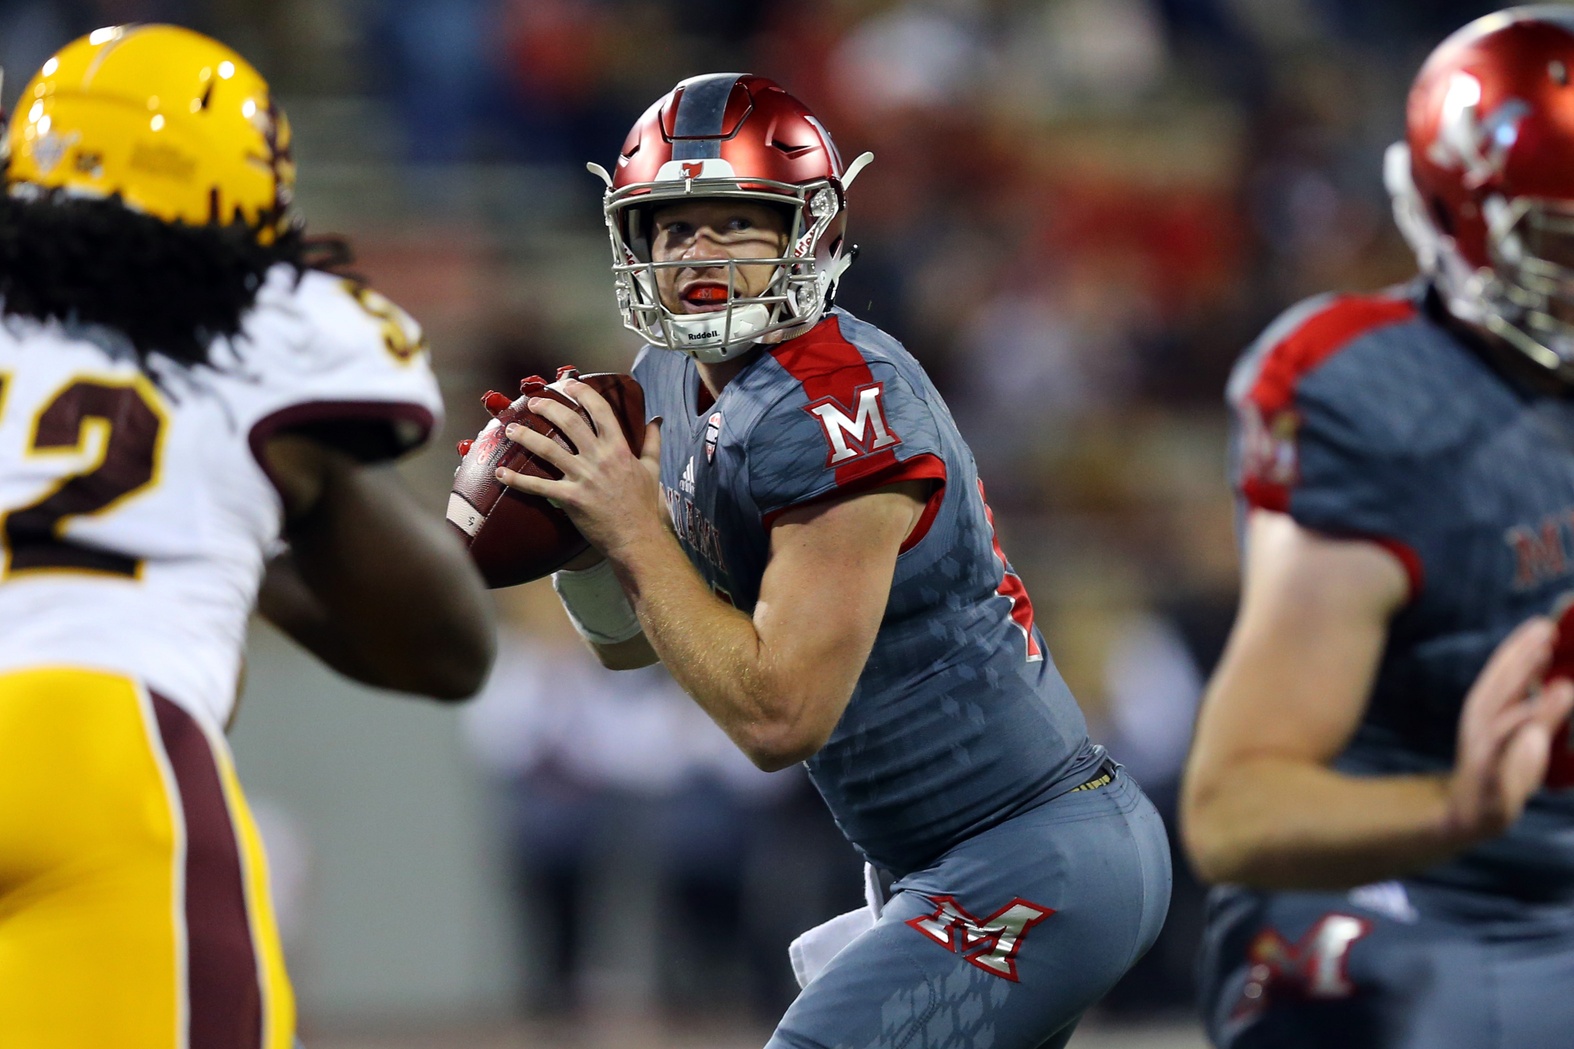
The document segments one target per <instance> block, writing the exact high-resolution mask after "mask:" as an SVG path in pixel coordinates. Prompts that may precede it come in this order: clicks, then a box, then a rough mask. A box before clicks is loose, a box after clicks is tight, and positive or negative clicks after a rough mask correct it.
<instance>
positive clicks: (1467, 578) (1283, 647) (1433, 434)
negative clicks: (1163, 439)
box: [1182, 6, 1574, 1049]
mask: <svg viewBox="0 0 1574 1049" xmlns="http://www.w3.org/2000/svg"><path fill="white" fill-rule="evenodd" d="M1571 70H1574V9H1571V8H1568V7H1563V6H1558V7H1552V6H1547V7H1530V8H1518V9H1514V10H1511V11H1507V12H1502V13H1500V14H1496V15H1490V16H1488V17H1486V18H1483V19H1480V20H1478V21H1476V22H1473V23H1471V24H1470V25H1468V26H1466V27H1465V28H1464V29H1462V30H1460V31H1459V32H1458V33H1456V34H1454V35H1453V36H1452V37H1450V38H1449V39H1448V40H1446V41H1444V42H1443V44H1442V45H1440V46H1439V47H1438V49H1437V50H1436V51H1435V52H1433V54H1432V56H1431V58H1429V59H1428V61H1427V62H1426V64H1425V66H1423V68H1422V70H1421V72H1420V75H1419V76H1418V77H1417V79H1416V82H1415V85H1414V87H1413V89H1412V91H1411V94H1410V101H1409V110H1408V119H1407V125H1408V126H1407V136H1406V137H1407V141H1406V142H1403V143H1400V144H1397V145H1395V146H1394V147H1392V148H1391V149H1390V152H1389V157H1388V164H1387V172H1386V174H1387V181H1388V185H1389V189H1390V191H1391V192H1392V193H1393V196H1394V204H1395V214H1396V217H1397V218H1398V220H1399V223H1400V226H1401V229H1402V230H1403V232H1404V233H1405V235H1406V237H1407V239H1409V240H1410V242H1411V244H1412V246H1413V247H1414V248H1415V249H1416V253H1417V256H1418V258H1419V260H1420V263H1421V268H1422V271H1423V273H1422V278H1421V280H1419V281H1418V282H1417V283H1416V284H1415V285H1413V286H1411V287H1408V288H1400V289H1391V290H1389V291H1387V292H1383V293H1379V294H1375V295H1329V296H1322V297H1319V298H1317V299H1314V300H1312V301H1310V302H1308V303H1304V304H1302V305H1301V306H1298V307H1296V308H1295V309H1293V310H1291V311H1290V312H1289V313H1288V314H1287V315H1286V316H1285V317H1284V318H1283V319H1282V320H1281V321H1279V322H1278V323H1276V324H1274V325H1273V326H1272V327H1270V328H1269V329H1268V331H1267V332H1266V333H1265V334H1264V335H1263V337H1262V338H1261V339H1259V340H1258V342H1257V344H1256V345H1255V346H1254V347H1253V348H1252V349H1251V350H1250V351H1249V352H1248V353H1247V355H1246V356H1245V358H1243V360H1242V361H1241V363H1240V365H1239V366H1238V368H1237V369H1236V372H1235V375H1234V377H1233V378H1232V380H1231V384H1230V400H1231V403H1232V407H1233V408H1234V410H1235V412H1236V433H1235V442H1234V448H1233V455H1232V458H1233V463H1232V472H1233V474H1234V481H1235V483H1236V486H1237V490H1238V494H1239V497H1240V500H1241V505H1242V511H1243V518H1244V539H1245V549H1244V562H1245V586H1244V593H1243V596H1242V601H1241V610H1240V615H1239V618H1238V620H1237V623H1236V627H1235V631H1234V634H1233V636H1232V638H1231V640H1230V644H1229V647H1228V649H1227V651H1226V653H1225V656H1224V659H1223V661H1222V663H1221V665H1220V667H1219V669H1218V671H1217V673H1216V674H1215V676H1214V679H1213V681H1212V683H1211V685H1210V687H1209V691H1208V695H1207V698H1206V700H1205V702H1204V705H1203V710H1202V716H1201V720H1200V723H1199V725H1198V729H1197V735H1196V742H1195V745H1194V748H1193V752H1192V755H1191V760H1190V766H1189V769H1188V775H1187V781H1186V785H1185V790H1184V797H1183V802H1182V820H1183V824H1182V830H1183V832H1184V838H1185V841H1186V843H1187V847H1188V849H1189V851H1190V854H1191V858H1192V860H1193V862H1194V863H1195V865H1196V867H1197V869H1198V871H1199V872H1200V873H1201V874H1202V875H1203V876H1204V877H1206V878H1208V879H1210V880H1212V881H1215V882H1220V883H1224V884H1223V887H1221V888H1220V889H1219V890H1217V891H1216V893H1215V895H1214V897H1213V900H1212V904H1211V909H1210V917H1209V927H1208V938H1207V943H1206V948H1205V953H1204V959H1203V965H1202V976H1203V984H1204V1009H1205V1013H1206V1020H1207V1023H1208V1029H1209V1033H1210V1034H1211V1036H1212V1038H1213V1040H1214V1043H1215V1044H1216V1045H1219V1046H1228V1047H1232V1049H1246V1047H1272V1049H1284V1047H1292V1046H1295V1047H1299V1046H1341V1047H1351V1049H1377V1047H1382V1049H1500V1047H1509V1046H1519V1047H1530V1046H1536V1047H1541V1046H1564V1045H1570V1044H1574V996H1571V995H1570V994H1569V993H1568V989H1569V987H1570V986H1571V980H1574V792H1571V791H1570V790H1569V789H1568V788H1569V787H1570V786H1574V775H1571V773H1574V751H1571V749H1570V743H1571V742H1574V740H1571V736H1570V729H1569V726H1568V722H1567V717H1568V713H1569V709H1570V705H1571V702H1574V688H1571V687H1570V685H1569V683H1568V682H1567V681H1565V680H1561V679H1558V678H1554V680H1553V682H1552V683H1551V684H1549V685H1546V686H1544V687H1543V686H1542V684H1541V680H1542V678H1543V677H1544V676H1546V671H1547V668H1548V665H1549V659H1550V658H1551V655H1552V652H1553V645H1554V635H1555V633H1556V631H1555V628H1554V625H1553V624H1552V623H1551V622H1550V621H1549V619H1548V615H1549V613H1555V612H1556V610H1557V608H1558V605H1559V603H1560V597H1562V596H1563V595H1566V594H1567V593H1568V592H1569V591H1570V589H1571V588H1574V556H1570V553H1569V550H1570V547H1569V542H1570V537H1571V535H1574V532H1571V523H1574V399H1571V397H1570V392H1571V384H1574V179H1571V176H1570V172H1571V171H1574V91H1571V88H1570V75H1571ZM1570 640H1574V639H1565V640H1564V641H1563V642H1562V643H1563V644H1564V645H1567V644H1568V642H1569V641H1570ZM1559 664H1560V666H1561V667H1562V669H1564V670H1567V669H1568V666H1567V664H1566V662H1565V659H1563V658H1560V660H1559ZM1549 740H1550V741H1553V742H1555V746H1554V747H1553V748H1551V750H1550V751H1549V746H1548V744H1549Z"/></svg>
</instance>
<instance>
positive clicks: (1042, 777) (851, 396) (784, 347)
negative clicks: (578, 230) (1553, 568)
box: [634, 310, 1103, 872]
mask: <svg viewBox="0 0 1574 1049" xmlns="http://www.w3.org/2000/svg"><path fill="white" fill-rule="evenodd" d="M634 375H635V377H636V378H638V379H639V381H640V384H641V386H643V387H644V390H645V398H646V412H647V414H648V415H649V417H651V418H655V417H657V416H659V417H661V419H662V424H661V440H662V451H661V460H662V461H661V483H662V488H663V490H664V495H665V496H666V499H667V504H668V507H669V509H670V511H671V514H672V520H673V524H674V527H675V529H676V531H677V534H678V538H679V540H680V541H681V543H682V545H683V548H684V550H685V551H687V553H688V555H689V559H690V560H691V561H692V562H693V563H694V565H695V567H696V568H698V569H699V571H700V572H701V573H702V574H703V576H704V577H705V579H706V581H707V582H708V583H709V584H710V586H711V587H712V589H714V590H715V592H716V593H717V594H718V595H720V596H722V597H724V598H725V599H727V600H729V601H730V602H731V603H732V604H733V605H734V606H736V607H737V608H739V609H742V610H743V611H745V612H752V610H753V608H754V605H755V602H756V601H757V600H758V598H759V588H760V579H761V576H762V575H763V573H764V570H765V565H766V561H767V559H768V558H769V556H770V534H771V525H772V523H773V522H774V521H775V520H776V519H777V518H778V517H779V516H780V515H781V514H782V513H783V512H784V511H786V510H789V509H791V508H793V507H798V506H803V505H804V504H807V503H812V502H814V501H816V500H819V499H825V498H829V497H834V496H840V495H846V494H849V493H854V492H859V491H867V490H869V489H872V488H875V487H879V486H883V485H889V484H893V483H896V482H898V481H904V480H923V479H927V480H933V481H935V482H938V484H937V490H936V493H935V495H934V496H933V497H932V498H931V499H930V501H929V503H928V505H927V506H926V508H925V512H924V514H923V516H922V518H921V520H920V522H919V524H918V525H917V527H916V528H915V530H914V532H913V534H912V535H911V536H910V537H909V538H908V540H907V541H906V542H905V543H904V545H903V549H902V551H901V553H900V555H899V556H898V558H897V562H896V574H895V578H894V579H893V581H892V584H891V594H890V600H889V603H888V605H887V607H886V613H885V618H884V620H883V621H882V622H881V625H880V630H879V633H878V635H877V636H876V638H875V642H874V648H873V650H872V651H871V652H870V655H869V661H868V663H867V664H866V665H865V667H864V671H863V674H862V675H861V677H860V678H859V680H858V684H857V687H856V688H855V689H854V691H853V695H852V698H851V700H850V701H849V702H848V705H847V710H846V712H845V713H844V714H843V716H842V719H841V721H840V723H839V724H838V725H837V726H836V729H835V730H834V732H833V733H832V734H831V738H830V740H829V742H827V743H826V745H825V746H824V747H823V748H822V749H821V750H820V751H819V752H818V753H817V754H815V755H814V756H813V757H812V758H810V759H809V761H808V762H807V765H808V769H809V774H810V777H811V778H812V779H813V781H814V783H815V785H816V787H818V788H819V791H820V793H821V794H822V795H823V796H824V798H825V800H826V803H827V804H828V805H829V806H830V809H831V812H832V814H833V815H834V816H835V818H836V821H837V823H838V824H839V825H840V827H841V828H842V831H843V833H844V834H846V836H847V837H848V839H849V840H850V841H852V842H853V844H854V845H856V846H857V847H858V848H859V849H860V850H862V851H863V853H864V854H865V855H866V856H867V857H868V858H869V859H871V860H872V861H874V862H875V863H878V864H879V865H881V866H883V867H886V868H888V869H890V870H893V871H896V872H903V871H907V870H911V869H913V868H914V867H916V866H919V865H921V864H922V863H924V862H925V861H927V860H929V859H932V858H933V857H935V856H937V855H939V854H940V853H942V852H944V851H945V850H946V849H947V848H949V847H950V846H951V845H953V844H955V843H956V842H958V841H960V840H962V839H964V838H966V837H968V836H969V835H971V834H974V833H977V832H978V831H979V830H982V829H984V828H986V827H990V826H993V825H994V824H996V823H998V822H1000V821H1001V820H1003V819H1005V818H1006V817H1008V816H1010V815H1011V814H1013V813H1015V812H1018V811H1021V810H1022V809H1024V808H1026V807H1029V806H1031V805H1033V804H1035V803H1036V802H1038V801H1040V800H1042V799H1045V798H1049V797H1053V796H1055V795H1056V794H1058V793H1060V792H1062V791H1064V790H1066V789H1069V788H1070V787H1072V786H1075V785H1076V784H1078V783H1080V782H1082V781H1083V780H1085V779H1087V778H1088V775H1089V774H1090V772H1091V771H1092V769H1093V768H1094V767H1095V766H1096V765H1097V764H1098V762H1099V761H1100V760H1101V759H1102V756H1103V754H1102V751H1101V750H1100V749H1099V748H1096V747H1094V746H1092V745H1091V744H1090V743H1089V742H1088V737H1087V725H1086V723H1085V721H1084V720H1083V716H1082V712H1081V710H1080V709H1079V708H1078V707H1077V704H1076V701H1075V700H1074V699H1073V698H1072V696H1071V693H1070V691H1069V690H1068V689H1067V688H1066V685H1065V683H1064V682H1063V681H1062V680H1061V678H1060V674H1059V673H1058V672H1057V671H1056V669H1055V667H1054V664H1053V663H1052V662H1051V660H1050V659H1049V654H1048V652H1047V650H1046V648H1045V645H1044V639H1043V636H1042V635H1041V634H1040V633H1039V631H1038V628H1037V627H1036V626H1035V625H1034V622H1033V606H1032V604H1031V602H1030V601H1029V600H1028V596H1027V592H1026V590H1025V588H1024V587H1023V586H1022V581H1021V579H1020V578H1018V577H1017V575H1016V573H1015V572H1014V571H1013V570H1012V568H1011V565H1010V563H1009V562H1008V561H1007V560H1006V558H1005V555H1004V553H1003V552H1002V551H1001V549H1000V544H999V542H998V540H997V539H996V538H995V532H994V527H993V523H992V520H991V515H990V511H989V508H988V506H986V505H985V502H984V493H983V487H982V485H981V484H980V482H979V479H978V473H977V470H976V468H975V466H974V463H973V455H972V453H971V452H970V451H969V450H968V447H967V445H966V443H965V442H964V441H963V440H962V437H961V435H960V434H959V433H958V432H957V428H956V424H955V423H954V422H953V421H952V419H951V414H950V412H949V411H948V410H947V409H946V407H945V404H944V403H943V402H942V401H941V399H940V395H939V394H938V393H937V392H936V391H935V388H934V386H933V385H932V384H931V383H930V381H929V378H928V376H926V375H925V374H924V371H923V369H922V368H921V367H920V366H919V364H918V363H917V362H916V361H915V360H914V359H913V358H912V356H911V355H909V354H908V353H907V351H906V350H905V349H903V348H902V346H901V345H900V344H899V343H898V342H896V340H894V339H892V338H891V337H890V336H889V335H886V334H885V333H884V332H882V331H880V330H879V329H877V328H875V327H873V326H871V325H869V324H865V323H863V322H862V321H859V320H857V319H856V318H854V317H853V316H852V315H851V314H849V313H847V312H845V311H843V310H835V311H833V312H832V313H830V314H828V315H827V316H826V317H825V319H824V320H822V321H821V322H820V323H819V324H818V325H817V326H816V327H815V328H813V329H812V330H811V331H809V332H807V333H805V334H803V335H801V336H799V337H797V338H795V339H791V340H788V341H787V342H785V343H782V344H781V345H779V346H772V347H766V348H764V349H762V350H761V351H759V352H758V353H757V355H756V356H755V357H754V359H752V360H751V361H750V362H749V363H748V365H747V366H746V367H745V368H744V369H743V370H742V371H741V372H739V374H738V375H737V377H736V378H734V379H733V380H732V382H731V383H729V384H728V385H727V387H726V388H725V389H724V390H723V391H722V394H721V396H720V398H718V399H717V400H716V402H715V403H714V404H711V405H708V406H707V407H704V408H700V407H699V405H700V403H701V400H700V394H701V383H700V377H699V372H698V369H697V368H696V366H695V364H694V362H693V361H692V360H690V359H689V358H688V357H686V356H684V355H682V354H679V353H673V352H669V351H664V350H656V349H651V348H649V347H647V348H646V349H645V350H643V351H641V354H640V356H639V359H638V360H637V361H636V362H635V365H634ZM824 585H825V586H827V587H835V586H836V585H837V582H836V580H834V579H827V580H825V581H824Z"/></svg>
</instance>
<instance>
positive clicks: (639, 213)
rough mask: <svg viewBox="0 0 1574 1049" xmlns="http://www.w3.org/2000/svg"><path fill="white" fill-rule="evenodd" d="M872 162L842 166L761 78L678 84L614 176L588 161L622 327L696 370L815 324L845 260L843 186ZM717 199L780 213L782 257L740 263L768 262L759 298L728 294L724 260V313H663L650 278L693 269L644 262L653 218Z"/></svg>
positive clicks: (637, 133) (795, 106)
mask: <svg viewBox="0 0 1574 1049" xmlns="http://www.w3.org/2000/svg"><path fill="white" fill-rule="evenodd" d="M870 159H872V156H871V155H870V154H867V153H866V154H864V155H863V156H860V157H859V158H858V159H857V160H855V161H854V162H853V163H852V165H851V166H850V167H848V168H845V169H844V168H843V166H842V158H841V156H840V154H838V153H837V151H836V145H835V143H833V142H832V141H831V136H830V134H829V133H828V132H827V131H826V130H825V128H824V127H823V126H822V125H821V124H820V122H819V121H818V120H817V119H815V116H814V114H813V113H811V112H809V109H808V107H807V106H805V105H804V104H803V103H802V102H800V101H798V100H797V99H796V98H794V97H793V96H791V95H789V94H788V93H787V92H786V91H784V90H782V88H781V87H780V86H778V85H777V84H776V83H775V82H773V81H770V80H767V79H766V78H764V77H761V76H754V75H752V74H748V73H711V74H707V75H705V76H696V77H690V78H689V79H687V80H685V81H683V82H682V83H680V84H678V86H677V87H675V88H673V89H672V91H671V92H669V93H668V94H667V95H665V96H664V97H662V98H661V99H660V100H658V101H657V102H656V104H655V105H653V106H651V107H650V108H649V109H648V110H646V111H645V115H644V116H642V117H640V118H639V120H638V122H637V123H635V125H634V129H633V130H632V131H630V132H629V136H628V139H627V140H626V141H625V142H624V143H623V148H622V150H621V151H619V154H618V162H617V167H616V170H615V171H614V172H612V173H611V174H608V173H607V172H606V170H605V169H603V168H601V167H600V166H599V165H596V164H591V165H589V167H590V170H591V171H593V172H595V173H596V174H598V175H600V176H601V177H602V178H603V179H604V180H605V181H606V183H607V192H606V197H605V198H604V202H603V210H604V212H605V215H606V221H607V231H608V233H609V234H610V235H611V238H612V272H613V274H614V276H615V278H616V281H617V293H618V308H619V309H620V310H621V311H622V312H623V323H624V324H625V325H627V326H628V327H629V328H630V329H631V330H633V331H635V332H637V333H639V334H640V335H641V336H642V337H644V338H645V340H646V341H648V342H649V343H651V344H652V345H653V346H659V347H663V348H665V349H671V350H681V351H682V352H684V353H687V354H689V355H690V356H692V357H694V358H695V359H697V360H701V361H706V362H715V361H723V360H727V359H728V358H730V357H735V356H738V355H739V354H741V353H743V352H744V351H745V350H747V349H748V348H749V347H751V346H753V345H755V344H756V343H758V342H759V341H761V339H762V338H766V337H768V336H770V335H772V333H784V334H785V335H786V336H790V335H792V334H796V331H795V329H803V328H806V327H808V326H810V325H812V324H814V323H815V322H816V321H818V320H819V319H820V316H821V314H823V313H824V312H825V309H826V307H827V305H828V304H829V302H830V301H831V297H832V296H833V294H834V293H835V290H836V282H837V280H838V279H839V278H840V277H841V275H842V272H843V271H844V270H845V269H846V268H847V266H848V265H849V264H850V263H851V262H852V252H851V251H849V250H847V245H846V242H845V233H846V226H847V217H846V205H847V201H846V195H845V190H846V187H847V186H848V185H850V184H851V183H852V180H853V178H854V177H855V176H856V175H857V173H858V171H859V170H860V169H861V168H862V167H863V165H864V164H866V163H868V161H869V160H870ZM716 197H724V198H732V199H744V200H756V201H763V202H765V203H769V204H774V205H779V206H781V207H782V208H783V209H784V210H785V211H786V212H787V213H788V215H789V219H790V221H789V224H788V237H787V246H786V249H785V251H784V254H782V255H781V256H780V257H778V258H774V259H761V260H753V259H750V260H749V262H750V263H751V264H753V263H755V262H756V261H758V262H759V263H763V264H766V265H771V264H774V265H775V266H776V273H775V275H774V276H773V278H772V279H771V282H770V283H769V285H768V286H767V287H766V288H765V289H764V290H763V291H762V292H761V293H760V294H759V295H755V296H743V295H740V294H738V290H739V282H738V279H737V263H735V262H729V263H728V295H727V307H726V309H725V310H717V311H713V312H708V313H704V314H693V315H687V314H678V313H673V312H672V311H670V310H668V309H667V308H666V307H664V306H663V305H662V303H661V300H660V298H659V297H658V295H657V293H656V270H657V269H658V268H660V267H664V266H672V267H681V266H685V265H691V264H692V263H687V262H682V261H678V262H653V261H652V260H651V248H650V230H651V222H650V219H651V212H652V211H653V210H654V207H655V206H656V205H660V204H667V203H672V202H674V201H679V200H685V199H696V198H716ZM782 337H784V335H783V334H778V335H776V338H778V339H779V338H782Z"/></svg>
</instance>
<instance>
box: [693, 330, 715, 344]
mask: <svg viewBox="0 0 1574 1049" xmlns="http://www.w3.org/2000/svg"><path fill="white" fill-rule="evenodd" d="M684 337H685V338H687V339H688V340H689V341H690V342H699V341H700V340H701V339H719V338H721V332H719V331H715V330H711V331H701V332H692V331H691V332H684Z"/></svg>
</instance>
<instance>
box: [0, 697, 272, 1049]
mask: <svg viewBox="0 0 1574 1049" xmlns="http://www.w3.org/2000/svg"><path fill="white" fill-rule="evenodd" d="M294 1027H295V1005H294V999H293V996H292V994H291V992H290V986H289V981H288V978H287V977H286V976H285V972H284V960H283V955H282V953H281V951H280V948H279V941H278V933H277V930H276V927H275V924H274V920H273V910H272V904H271V902H270V900H269V896H268V885H267V874H266V869H265V865H264V860H263V855H262V847H261V841H260V839H259V838H258V836H257V829H256V827H255V825H254V824H253V823H252V819H251V815H250V813H249V812H248V811H247V808H246V802H245V800H244V799H243V798H242V796H241V790H240V784H239V783H238V782H237V781H236V779H235V770H234V767H233V765H232V763H231V760H230V755H229V749H228V747H227V746H226V744H225V743H224V741H223V739H222V738H220V737H218V736H217V735H215V734H210V733H209V732H207V731H205V730H204V729H203V727H202V726H201V725H200V724H199V723H198V722H197V721H196V720H195V719H193V718H192V717H191V716H190V715H189V714H187V713H186V712H185V711H184V710H182V709H181V708H180V707H179V706H177V705H175V704H174V703H172V702H170V701H169V700H167V699H164V698H162V697H160V696H158V695H155V694H151V693H149V692H148V691H147V690H146V689H144V688H143V687H142V686H140V685H139V684H137V683H136V682H134V681H132V680H130V679H128V678H124V677H118V676H115V675H112V674H106V673H100V672H96V671H88V670H80V669H53V668H52V669H41V670H29V671H24V672H20V673H10V674H0V1046H5V1047H11V1046H15V1047H17V1049H24V1047H25V1049H289V1046H291V1045H292V1044H293V1040H294Z"/></svg>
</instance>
